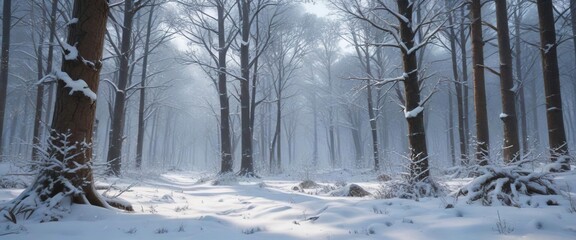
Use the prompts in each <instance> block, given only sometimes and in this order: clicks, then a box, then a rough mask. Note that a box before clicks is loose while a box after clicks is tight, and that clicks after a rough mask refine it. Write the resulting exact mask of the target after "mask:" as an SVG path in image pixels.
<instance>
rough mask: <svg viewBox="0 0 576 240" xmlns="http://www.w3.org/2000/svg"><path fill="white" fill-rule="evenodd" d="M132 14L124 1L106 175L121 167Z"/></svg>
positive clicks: (116, 173) (117, 172)
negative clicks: (116, 89) (118, 66)
mask: <svg viewBox="0 0 576 240" xmlns="http://www.w3.org/2000/svg"><path fill="white" fill-rule="evenodd" d="M133 20H134V12H133V6H132V0H125V1H124V23H123V25H122V26H123V27H122V43H121V45H120V52H121V54H122V55H120V56H119V58H120V68H119V71H118V85H117V87H118V89H119V90H120V91H116V96H115V98H114V112H113V114H112V116H111V118H112V125H111V127H110V135H111V136H110V146H109V148H108V157H107V163H108V169H107V171H106V172H107V174H109V175H114V176H119V175H120V169H121V167H122V144H123V142H124V121H125V105H126V93H125V90H126V86H127V85H128V80H129V76H128V75H129V73H130V66H129V60H130V54H131V53H132V51H131V46H132V43H131V40H132V22H133Z"/></svg>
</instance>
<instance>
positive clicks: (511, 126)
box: [495, 1, 520, 163]
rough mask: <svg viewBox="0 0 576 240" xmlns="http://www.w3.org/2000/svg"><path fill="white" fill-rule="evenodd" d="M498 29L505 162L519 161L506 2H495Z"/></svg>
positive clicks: (501, 117)
mask: <svg viewBox="0 0 576 240" xmlns="http://www.w3.org/2000/svg"><path fill="white" fill-rule="evenodd" d="M495 4H496V27H497V28H498V52H499V56H500V94H501V95H502V113H503V114H500V119H501V120H502V122H503V123H504V146H503V151H502V152H503V153H502V155H503V157H504V162H506V163H510V162H515V161H517V160H518V154H519V153H520V142H519V141H518V120H517V118H516V99H515V91H514V78H513V75H512V52H511V50H510V31H509V30H508V8H507V7H506V1H495Z"/></svg>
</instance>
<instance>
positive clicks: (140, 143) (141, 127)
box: [136, 5, 155, 169]
mask: <svg viewBox="0 0 576 240" xmlns="http://www.w3.org/2000/svg"><path fill="white" fill-rule="evenodd" d="M154 7H155V6H154V5H152V6H151V7H150V12H149V13H148V22H147V23H146V39H145V40H144V57H143V59H142V77H141V78H140V102H139V104H138V136H137V138H136V139H137V140H136V169H140V168H141V167H142V152H143V149H144V133H145V131H146V128H145V122H144V113H145V109H146V79H147V78H148V76H147V74H148V73H147V71H148V55H150V35H151V32H152V17H153V16H154Z"/></svg>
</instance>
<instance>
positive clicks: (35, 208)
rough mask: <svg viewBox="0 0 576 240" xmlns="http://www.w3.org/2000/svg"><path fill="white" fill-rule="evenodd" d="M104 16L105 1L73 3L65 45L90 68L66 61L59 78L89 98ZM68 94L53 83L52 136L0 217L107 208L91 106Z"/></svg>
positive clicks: (56, 215)
mask: <svg viewBox="0 0 576 240" xmlns="http://www.w3.org/2000/svg"><path fill="white" fill-rule="evenodd" d="M108 10H109V6H108V2H107V1H105V0H76V1H75V2H74V11H73V16H74V17H77V18H78V19H79V20H78V22H77V23H76V24H72V25H70V29H69V33H68V43H69V44H70V45H76V48H77V49H78V53H79V54H80V56H81V57H82V58H83V59H87V60H90V61H92V62H93V63H95V64H93V65H90V64H86V61H80V59H74V60H65V61H64V62H63V64H62V72H63V73H66V75H67V76H69V77H70V78H71V79H83V80H84V81H85V83H86V84H87V87H88V88H89V89H90V90H91V91H93V92H97V90H98V83H99V76H100V68H101V62H100V61H101V59H102V50H103V45H104V36H105V32H106V20H107V17H108ZM56 76H58V75H56ZM68 88H69V86H68V85H67V83H66V82H64V81H58V87H57V97H56V104H55V111H54V116H53V121H52V136H51V137H50V141H49V148H48V150H47V151H43V150H42V151H41V152H42V154H41V155H42V160H41V162H40V164H39V170H40V171H39V174H38V176H37V178H36V179H35V181H34V182H33V184H32V185H31V186H30V187H29V188H28V189H26V190H25V191H24V192H22V193H21V194H20V195H19V196H18V197H17V198H16V199H14V200H12V201H11V202H9V203H8V204H7V205H5V206H2V208H0V211H1V212H2V215H8V214H10V215H15V216H22V217H23V218H30V217H33V218H35V219H38V220H40V221H54V220H58V219H60V218H61V217H62V214H64V213H66V212H68V211H70V204H72V203H76V204H91V205H95V206H99V207H105V208H110V205H109V204H108V203H107V202H106V201H105V200H104V199H103V198H102V197H101V196H100V195H99V194H98V192H96V190H95V188H94V184H93V182H94V181H93V175H92V168H91V161H92V159H91V158H92V140H93V133H94V132H93V127H94V122H95V113H96V103H95V101H94V100H93V99H92V98H90V97H89V96H87V95H85V93H84V92H82V91H77V92H74V93H70V90H69V89H68ZM126 208H130V207H126Z"/></svg>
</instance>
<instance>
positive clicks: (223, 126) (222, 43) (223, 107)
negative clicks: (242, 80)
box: [216, 2, 233, 174]
mask: <svg viewBox="0 0 576 240" xmlns="http://www.w3.org/2000/svg"><path fill="white" fill-rule="evenodd" d="M216 8H217V9H216V11H217V14H218V94H219V100H220V157H221V167H220V173H222V174H224V173H229V172H232V171H233V160H232V143H231V140H230V103H229V101H228V88H227V85H228V80H227V75H226V71H227V66H226V54H227V53H228V47H227V46H226V45H227V44H226V36H225V32H226V29H225V26H224V21H225V16H224V6H223V3H222V2H219V3H218V4H217V7H216Z"/></svg>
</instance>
